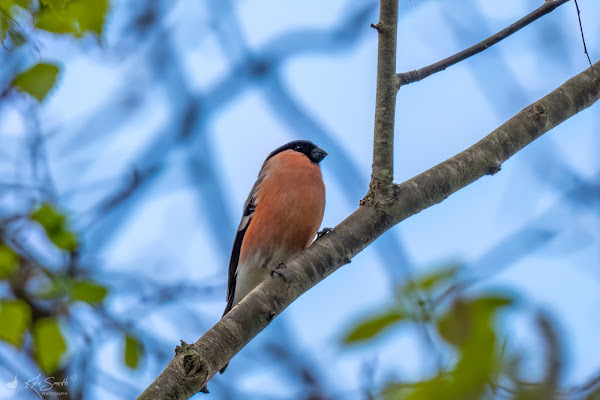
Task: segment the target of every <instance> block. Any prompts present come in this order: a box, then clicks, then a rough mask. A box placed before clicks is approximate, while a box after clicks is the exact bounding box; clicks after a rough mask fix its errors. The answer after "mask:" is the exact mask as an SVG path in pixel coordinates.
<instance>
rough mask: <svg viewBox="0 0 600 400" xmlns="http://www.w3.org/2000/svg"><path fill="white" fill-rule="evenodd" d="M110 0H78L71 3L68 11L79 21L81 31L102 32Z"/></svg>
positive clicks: (99, 33)
mask: <svg viewBox="0 0 600 400" xmlns="http://www.w3.org/2000/svg"><path fill="white" fill-rule="evenodd" d="M107 11H108V0H78V1H73V2H71V3H70V4H69V7H68V10H67V12H68V13H69V14H70V15H71V16H72V17H73V19H74V20H75V21H77V23H78V25H79V32H81V33H86V32H93V33H96V34H97V35H101V34H102V26H103V25H104V18H105V16H106V12H107Z"/></svg>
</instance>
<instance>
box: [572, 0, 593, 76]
mask: <svg viewBox="0 0 600 400" xmlns="http://www.w3.org/2000/svg"><path fill="white" fill-rule="evenodd" d="M575 9H576V10H577V19H578V20H579V30H580V31H581V41H582V42H583V52H584V53H585V55H586V56H587V59H588V62H589V63H590V67H592V69H594V67H593V66H592V60H591V59H590V53H588V51H587V46H586V45H585V37H584V36H583V25H581V13H580V12H579V4H577V0H575Z"/></svg>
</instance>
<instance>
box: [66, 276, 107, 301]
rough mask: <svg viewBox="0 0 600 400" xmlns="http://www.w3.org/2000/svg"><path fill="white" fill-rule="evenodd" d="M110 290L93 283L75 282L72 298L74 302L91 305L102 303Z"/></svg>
mask: <svg viewBox="0 0 600 400" xmlns="http://www.w3.org/2000/svg"><path fill="white" fill-rule="evenodd" d="M106 293H108V289H107V288H105V287H104V286H102V285H99V284H97V283H96V282H93V281H80V282H75V284H74V285H73V294H72V297H73V299H74V300H80V301H85V302H87V303H90V304H96V303H100V302H101V301H102V300H104V297H106Z"/></svg>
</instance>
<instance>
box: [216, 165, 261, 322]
mask: <svg viewBox="0 0 600 400" xmlns="http://www.w3.org/2000/svg"><path fill="white" fill-rule="evenodd" d="M263 179H264V174H263V170H262V169H261V171H260V174H259V175H258V179H257V180H256V183H254V186H252V190H251V191H250V194H249V195H248V198H247V199H246V202H245V203H244V215H243V216H242V220H241V221H240V226H238V229H237V233H236V235H235V241H234V242H233V249H232V250H231V259H230V260H229V279H228V282H227V307H225V312H223V315H225V314H227V313H228V312H229V310H231V308H232V307H233V297H234V294H235V281H236V272H237V267H238V262H239V260H240V250H241V249H242V241H243V240H244V235H245V234H246V231H247V230H248V226H250V222H252V217H253V216H254V210H255V209H256V197H257V193H258V187H259V186H260V183H261V182H262V181H263Z"/></svg>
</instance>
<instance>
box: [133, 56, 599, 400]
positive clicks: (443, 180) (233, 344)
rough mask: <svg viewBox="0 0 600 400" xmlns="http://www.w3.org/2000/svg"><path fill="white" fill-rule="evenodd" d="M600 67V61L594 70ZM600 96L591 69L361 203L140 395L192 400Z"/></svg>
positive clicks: (142, 398) (180, 355) (184, 350)
mask: <svg viewBox="0 0 600 400" xmlns="http://www.w3.org/2000/svg"><path fill="white" fill-rule="evenodd" d="M594 67H595V68H600V62H598V63H596V64H595V65H594ZM598 98H600V76H599V75H596V76H595V75H594V74H593V71H592V69H591V68H589V69H587V70H586V71H584V72H582V73H580V74H579V75H577V76H575V77H573V78H571V79H570V80H568V81H567V82H565V83H564V84H563V85H562V86H560V87H559V88H558V89H556V90H555V91H553V92H552V93H550V94H549V95H547V96H546V97H544V98H543V99H541V100H540V101H538V102H536V103H534V104H531V105H529V106H528V107H526V108H525V109H523V110H522V111H521V112H519V113H518V114H517V115H515V116H514V117H513V118H511V119H510V120H509V121H508V122H506V123H505V124H504V125H502V126H501V127H499V128H498V129H496V130H495V131H493V132H492V133H490V134H489V135H488V136H486V137H485V138H484V139H482V140H480V141H479V142H478V143H476V144H475V145H473V146H471V147H470V148H468V149H467V150H465V151H463V152H462V153H460V154H457V155H456V156H454V157H452V158H450V159H449V160H447V161H444V162H443V163H441V164H438V165H437V166H435V167H433V168H431V169H430V170H428V171H426V172H424V173H422V174H420V175H418V176H416V177H414V178H412V179H411V180H409V181H407V182H404V183H402V184H401V185H397V186H395V194H394V198H393V200H392V202H391V203H390V204H383V203H379V204H377V205H375V206H368V205H363V206H360V207H359V208H358V209H357V210H356V211H355V212H354V213H353V214H352V215H350V216H349V217H348V218H346V219H345V220H344V221H343V222H342V223H341V224H339V225H338V226H337V227H336V228H335V229H334V230H333V231H331V232H330V233H328V234H327V235H325V236H324V237H322V238H321V239H319V240H317V241H316V242H315V243H313V244H312V245H311V246H310V247H309V248H308V249H307V250H305V251H303V252H302V253H300V254H298V255H297V256H295V257H293V258H292V259H290V260H289V261H288V262H287V266H286V267H285V268H283V269H282V270H281V275H279V274H275V275H274V279H267V280H265V281H264V282H263V283H261V284H260V285H259V286H258V287H257V288H256V289H254V290H253V291H252V292H251V293H250V294H249V295H248V296H246V298H244V299H243V300H242V301H241V302H240V303H239V304H238V305H237V306H236V307H234V308H233V310H231V311H230V312H229V313H228V314H227V315H226V316H225V317H223V319H221V320H220V321H219V322H217V324H215V325H214V326H213V327H212V328H211V329H210V330H208V331H207V332H206V333H205V334H204V336H202V337H201V338H200V339H199V340H198V341H197V342H196V343H195V344H194V345H190V346H187V345H186V346H183V348H179V349H178V352H177V355H176V356H175V358H174V359H173V360H172V361H171V362H170V363H169V365H167V367H166V368H165V370H164V371H163V372H162V373H161V374H160V375H159V376H158V378H156V380H155V381H154V382H153V383H152V384H151V385H150V386H149V387H148V388H147V389H146V391H144V393H142V394H141V395H140V397H138V399H140V400H149V399H161V400H162V399H187V398H189V397H191V396H192V395H194V394H195V393H196V392H197V391H199V390H200V389H201V388H203V387H205V385H206V383H207V382H208V380H209V379H210V378H211V377H212V376H213V375H214V374H215V373H216V371H218V370H219V369H220V368H221V367H222V366H223V365H225V363H227V362H228V361H229V360H230V359H231V357H233V356H234V355H235V354H236V353H237V352H238V351H240V350H241V349H242V348H243V347H244V346H245V345H246V344H247V343H248V342H249V341H250V340H252V339H253V338H254V337H255V336H256V335H257V334H258V333H259V332H260V331H262V330H263V329H264V328H265V327H266V326H267V325H268V324H269V323H270V322H271V321H272V320H273V318H275V316H276V315H278V314H279V313H281V312H282V311H283V310H284V309H285V308H286V307H287V306H288V305H289V304H290V303H291V302H293V301H294V300H295V299H297V298H298V297H299V296H300V295H301V294H302V293H304V292H305V291H307V290H308V289H310V288H311V287H313V286H315V285H316V284H317V283H319V282H320V281H321V280H323V279H324V278H326V277H327V276H328V275H330V274H331V273H332V272H334V271H335V270H336V269H338V268H339V267H341V266H342V265H344V264H346V263H348V262H350V259H351V258H352V257H354V256H355V255H356V254H358V253H359V252H360V251H361V250H363V249H364V248H365V247H366V246H368V245H369V244H371V243H372V242H373V241H374V240H375V239H377V238H378V237H379V236H380V235H381V234H383V233H384V232H385V231H387V230H388V229H390V228H391V227H392V226H394V225H396V224H397V223H399V222H400V221H402V220H404V219H406V218H408V217H410V216H412V215H414V214H416V213H418V212H420V211H422V210H424V209H425V208H427V207H430V206H432V205H434V204H437V203H439V202H441V201H443V200H444V199H445V198H447V197H448V196H449V195H450V194H452V193H454V192H456V191H457V190H459V189H461V188H463V187H465V186H467V185H468V184H470V183H472V182H474V181H475V180H477V179H479V178H481V177H482V176H484V175H488V174H490V175H493V174H494V173H496V172H498V171H499V170H500V165H501V164H502V163H503V162H504V161H506V160H507V159H508V158H510V157H511V156H513V155H514V154H515V153H516V152H518V151H519V150H521V149H522V148H523V147H525V146H526V145H528V144H529V143H531V142H533V141H534V140H535V139H537V138H538V137H540V136H541V135H543V134H544V133H546V132H548V131H549V130H550V129H552V128H554V127H555V126H556V125H558V124H560V123H561V122H563V121H565V120H567V119H568V118H570V117H572V116H573V115H575V114H577V113H578V112H580V111H581V110H583V109H585V108H587V107H589V106H591V105H592V104H594V103H595V102H596V101H597V100H598Z"/></svg>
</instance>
